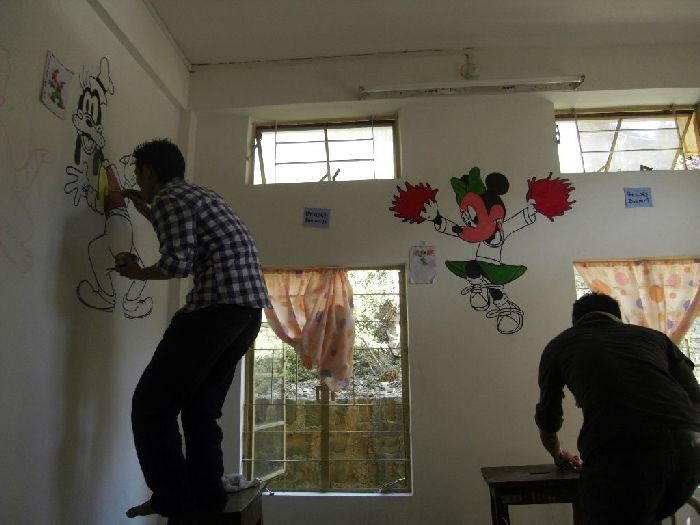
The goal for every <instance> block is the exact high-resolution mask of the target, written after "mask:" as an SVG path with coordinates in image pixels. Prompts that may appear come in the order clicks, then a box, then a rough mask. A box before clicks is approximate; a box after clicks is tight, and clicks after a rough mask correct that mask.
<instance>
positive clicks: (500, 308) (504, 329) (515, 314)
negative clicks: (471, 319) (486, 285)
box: [486, 296, 525, 334]
mask: <svg viewBox="0 0 700 525" xmlns="http://www.w3.org/2000/svg"><path fill="white" fill-rule="evenodd" d="M486 317H487V318H489V319H492V318H494V317H495V318H496V330H498V331H499V332H500V333H502V334H514V333H515V332H517V331H519V330H520V329H521V328H522V327H523V319H524V318H525V314H524V313H523V311H522V310H521V309H520V307H519V306H518V305H517V304H515V303H513V302H511V301H509V300H508V299H506V297H505V296H504V297H503V298H501V299H499V300H498V301H494V304H493V308H491V309H490V310H489V311H488V312H486Z"/></svg>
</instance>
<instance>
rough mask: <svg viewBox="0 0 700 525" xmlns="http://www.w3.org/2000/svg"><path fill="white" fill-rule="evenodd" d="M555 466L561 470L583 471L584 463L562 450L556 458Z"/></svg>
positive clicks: (577, 457)
mask: <svg viewBox="0 0 700 525" xmlns="http://www.w3.org/2000/svg"><path fill="white" fill-rule="evenodd" d="M554 464H555V465H556V466H557V467H559V470H581V466H582V464H583V463H582V461H581V458H580V457H579V456H575V455H574V454H572V453H571V452H568V451H566V450H560V451H559V454H558V455H557V456H555V457H554Z"/></svg>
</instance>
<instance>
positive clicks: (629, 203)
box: [625, 188, 654, 208]
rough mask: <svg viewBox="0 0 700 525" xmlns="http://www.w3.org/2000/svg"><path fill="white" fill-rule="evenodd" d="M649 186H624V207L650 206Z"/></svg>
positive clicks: (651, 205)
mask: <svg viewBox="0 0 700 525" xmlns="http://www.w3.org/2000/svg"><path fill="white" fill-rule="evenodd" d="M653 206H654V204H653V203H652V201H651V188H625V208H652V207H653Z"/></svg>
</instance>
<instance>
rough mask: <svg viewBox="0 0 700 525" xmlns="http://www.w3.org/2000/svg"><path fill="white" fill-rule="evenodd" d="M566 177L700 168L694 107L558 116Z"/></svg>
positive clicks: (560, 152) (561, 154)
mask: <svg viewBox="0 0 700 525" xmlns="http://www.w3.org/2000/svg"><path fill="white" fill-rule="evenodd" d="M556 137H557V144H558V151H559V166H560V171H561V172H562V173H590V172H609V171H645V170H690V169H700V157H699V156H698V155H699V152H698V146H699V144H700V131H699V129H698V119H697V112H696V111H695V110H694V109H692V108H670V109H660V110H636V111H624V112H617V113H609V112H604V111H598V110H595V111H581V112H566V113H564V112H558V113H557V114H556Z"/></svg>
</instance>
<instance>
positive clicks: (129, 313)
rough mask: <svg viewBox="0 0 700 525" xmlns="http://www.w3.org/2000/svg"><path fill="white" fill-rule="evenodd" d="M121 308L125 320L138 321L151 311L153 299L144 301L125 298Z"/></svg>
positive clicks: (147, 298)
mask: <svg viewBox="0 0 700 525" xmlns="http://www.w3.org/2000/svg"><path fill="white" fill-rule="evenodd" d="M122 306H123V308H124V317H126V318H127V319H139V318H141V317H146V316H147V315H148V314H150V313H151V312H152V311H153V299H152V298H150V297H146V298H145V299H127V298H126V297H125V298H124V302H123V303H122Z"/></svg>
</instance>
